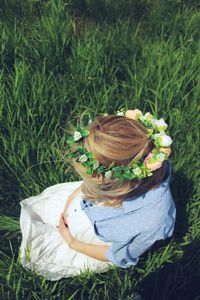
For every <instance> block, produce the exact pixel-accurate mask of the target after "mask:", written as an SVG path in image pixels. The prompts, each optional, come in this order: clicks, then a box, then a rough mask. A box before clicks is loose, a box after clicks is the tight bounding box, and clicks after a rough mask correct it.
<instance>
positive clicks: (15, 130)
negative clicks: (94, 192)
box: [0, 0, 200, 300]
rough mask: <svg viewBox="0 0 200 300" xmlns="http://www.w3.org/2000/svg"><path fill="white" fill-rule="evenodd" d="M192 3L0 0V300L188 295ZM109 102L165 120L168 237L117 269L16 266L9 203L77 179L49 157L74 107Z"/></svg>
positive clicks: (194, 160) (195, 68)
mask: <svg viewBox="0 0 200 300" xmlns="http://www.w3.org/2000/svg"><path fill="white" fill-rule="evenodd" d="M199 8H200V7H199V1H196V0H192V1H189V0H183V1H178V0H169V1H164V0H163V1H153V0H146V1H111V0H110V1H95V0H94V1H92V0H91V1H68V2H66V1H63V0H61V1H58V0H51V1H50V0H45V1H37V0H25V1H19V0H17V1H14V0H2V1H1V7H0V35H1V43H0V180H1V185H0V202H1V205H0V227H1V231H0V232H1V235H2V238H1V246H0V278H1V280H0V294H1V299H27V300H28V299H31V300H32V299H40V300H41V299H43V300H44V299H48V300H51V299H52V300H53V299H56V300H57V299H59V300H60V299H63V300H65V299H127V300H128V299H133V297H134V291H135V290H141V293H142V292H143V293H144V294H145V293H146V294H147V296H148V297H149V298H147V299H149V300H151V299H153V300H157V299H159V300H160V299H167V300H168V299H184V300H191V299H198V298H197V297H198V294H199V292H198V291H197V288H196V290H195V287H194V288H191V287H192V284H193V282H199V281H197V280H196V281H195V279H196V278H197V277H198V276H199V270H200V266H199V257H200V253H199V238H200V234H199V233H200V222H199V217H200V199H199V195H200V190H199V185H198V180H199V170H200V167H199V161H198V156H197V154H198V153H199V116H200V110H199V108H200V107H199V95H200V76H199V69H200V52H199V46H200V43H199V40H200V31H199V25H200V12H199ZM120 107H125V108H126V109H128V108H129V109H132V108H139V109H141V110H142V111H144V112H145V111H151V112H152V113H153V114H155V115H157V116H163V118H164V119H165V120H166V122H167V124H169V132H170V135H171V136H172V139H173V144H172V154H171V164H172V168H173V170H172V182H171V187H172V194H173V196H174V199H175V202H176V205H177V221H176V227H175V232H174V235H173V237H172V238H171V239H170V240H168V241H166V242H165V244H164V245H161V246H159V247H156V246H155V247H154V249H153V250H149V251H148V252H147V253H146V254H144V255H143V256H142V257H141V259H140V261H139V263H138V265H137V266H136V267H133V268H130V269H127V270H122V269H118V268H113V269H112V270H110V271H108V272H105V273H103V274H93V273H92V272H91V273H90V272H88V273H85V274H82V275H81V276H77V277H73V278H63V279H62V280H60V281H58V282H49V281H45V280H44V279H43V278H42V277H41V276H38V275H37V274H35V273H34V272H30V271H28V270H26V271H25V270H24V268H23V267H22V266H21V265H20V262H19V259H18V250H19V245H20V240H21V236H20V230H19V229H20V228H19V222H18V220H19V214H20V205H19V201H20V200H22V199H24V198H26V197H30V196H32V195H36V194H39V193H40V192H42V190H44V188H46V187H47V186H50V185H53V184H57V183H59V182H66V181H73V180H81V178H80V177H79V175H77V174H76V173H75V172H74V170H72V169H71V168H70V166H69V165H68V164H67V163H66V161H65V160H64V159H63V157H61V156H60V152H61V151H64V150H65V147H66V136H67V134H66V132H67V131H68V129H69V124H70V122H71V123H73V124H74V125H75V127H77V125H79V117H80V114H81V113H82V111H83V110H90V112H91V114H92V119H93V118H94V117H95V116H96V115H98V114H99V113H104V112H107V113H110V112H113V111H115V110H117V109H119V108H120ZM63 149H64V150H63ZM83 154H84V153H83ZM66 155H67V151H66V150H65V151H64V156H66ZM112 167H113V166H112ZM135 167H137V166H135ZM102 169H103V167H102ZM65 170H66V171H65ZM90 171H92V170H90ZM116 172H117V173H118V175H119V176H121V171H120V169H116ZM126 172H127V174H126V176H130V173H129V172H128V170H126ZM168 265H170V266H171V267H172V269H170V268H167V266H168ZM161 271H162V272H163V275H162V276H161V277H159V275H161ZM149 278H150V279H151V278H152V280H150V279H149ZM160 278H162V280H160ZM148 279H149V281H150V284H146V285H145V289H143V283H144V282H147V281H148ZM197 286H199V285H197Z"/></svg>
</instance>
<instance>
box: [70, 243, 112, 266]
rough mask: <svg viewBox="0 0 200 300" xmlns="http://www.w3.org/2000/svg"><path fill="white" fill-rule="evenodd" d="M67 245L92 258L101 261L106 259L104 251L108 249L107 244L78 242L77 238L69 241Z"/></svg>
mask: <svg viewBox="0 0 200 300" xmlns="http://www.w3.org/2000/svg"><path fill="white" fill-rule="evenodd" d="M69 247H70V248H72V249H74V250H76V251H78V252H81V253H83V254H86V255H88V256H91V257H93V258H96V259H99V260H102V261H108V259H107V257H106V255H105V253H106V251H107V250H108V248H109V246H107V245H95V244H87V243H84V242H80V241H78V240H75V239H73V240H72V241H71V242H70V243H69Z"/></svg>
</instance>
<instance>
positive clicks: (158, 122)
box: [154, 118, 168, 131]
mask: <svg viewBox="0 0 200 300" xmlns="http://www.w3.org/2000/svg"><path fill="white" fill-rule="evenodd" d="M154 125H156V126H157V128H158V130H159V131H163V130H165V129H166V128H167V127H168V125H167V123H165V121H164V120H163V118H161V119H160V120H155V122H154Z"/></svg>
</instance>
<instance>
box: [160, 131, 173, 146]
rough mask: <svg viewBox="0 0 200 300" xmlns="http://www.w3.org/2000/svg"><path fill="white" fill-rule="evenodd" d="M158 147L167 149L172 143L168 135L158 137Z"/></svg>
mask: <svg viewBox="0 0 200 300" xmlns="http://www.w3.org/2000/svg"><path fill="white" fill-rule="evenodd" d="M159 142H160V146H162V147H169V146H170V145H171V143H172V139H171V137H170V136H169V135H166V134H163V135H161V136H160V137H159Z"/></svg>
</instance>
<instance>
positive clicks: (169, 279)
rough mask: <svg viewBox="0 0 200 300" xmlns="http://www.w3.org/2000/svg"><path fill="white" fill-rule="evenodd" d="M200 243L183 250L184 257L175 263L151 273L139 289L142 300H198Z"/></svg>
mask: <svg viewBox="0 0 200 300" xmlns="http://www.w3.org/2000/svg"><path fill="white" fill-rule="evenodd" d="M199 244H200V241H199V240H195V241H194V242H193V243H192V244H190V245H188V246H186V247H185V248H184V255H183V257H182V258H181V259H179V260H177V262H175V263H173V264H172V263H167V264H166V265H165V266H164V267H163V268H161V269H159V270H157V271H156V272H153V273H151V274H150V275H149V276H147V277H146V278H145V279H144V280H143V281H142V283H141V286H140V288H139V290H140V294H141V296H142V297H143V300H197V299H200V298H199V295H200V285H199V282H200V272H199V264H200V260H199V257H200V247H199Z"/></svg>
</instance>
